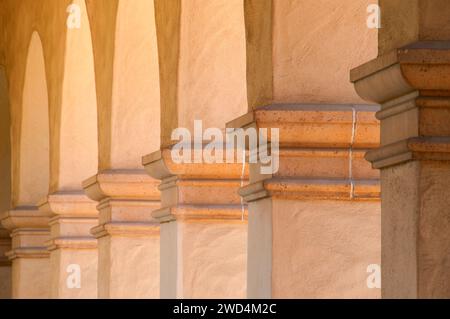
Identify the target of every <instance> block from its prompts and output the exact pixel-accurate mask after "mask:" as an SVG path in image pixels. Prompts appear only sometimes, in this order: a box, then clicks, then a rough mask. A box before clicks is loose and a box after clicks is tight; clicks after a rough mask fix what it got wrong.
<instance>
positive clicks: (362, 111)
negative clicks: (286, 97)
mask: <svg viewBox="0 0 450 319" xmlns="http://www.w3.org/2000/svg"><path fill="white" fill-rule="evenodd" d="M378 110H379V106H377V105H352V104H272V105H267V106H264V107H260V108H258V109H255V110H253V111H252V112H250V113H247V114H245V115H243V116H241V117H239V118H237V119H235V120H233V121H231V122H228V123H227V125H226V126H227V128H249V127H254V128H267V129H271V128H278V129H279V130H280V147H304V148H345V147H347V148H348V147H350V146H352V147H353V148H373V147H376V146H378V145H379V139H378V138H379V136H378V135H379V134H378V132H379V122H378V121H377V119H376V118H375V112H376V111H378ZM354 116H356V118H355V119H354ZM354 121H356V123H354ZM354 124H356V125H357V128H358V129H357V130H356V132H355V136H354V138H353V141H352V133H353V126H354ZM269 141H270V137H269ZM352 142H353V143H352Z"/></svg>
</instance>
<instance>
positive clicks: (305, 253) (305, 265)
mask: <svg viewBox="0 0 450 319" xmlns="http://www.w3.org/2000/svg"><path fill="white" fill-rule="evenodd" d="M273 211H274V212H273V216H272V223H273V253H272V254H273V255H272V256H273V257H272V258H273V270H272V271H273V275H272V294H273V297H275V298H379V297H380V295H381V290H380V289H369V288H368V287H367V277H368V276H369V274H368V273H367V267H368V266H369V265H370V264H378V265H379V264H380V262H381V261H380V257H381V255H380V249H381V248H380V231H381V228H380V225H381V216H380V204H379V203H378V202H373V203H371V202H367V203H364V202H363V203H359V202H345V201H342V202H333V201H316V202H314V201H313V202H310V201H303V202H299V201H286V200H279V201H278V200H276V201H274V203H273Z"/></svg>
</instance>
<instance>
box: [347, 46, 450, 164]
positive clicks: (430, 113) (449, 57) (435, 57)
mask: <svg viewBox="0 0 450 319" xmlns="http://www.w3.org/2000/svg"><path fill="white" fill-rule="evenodd" d="M449 73H450V41H421V42H415V43H412V44H409V45H407V46H404V47H402V48H399V49H396V50H393V51H391V52H390V53H388V54H385V55H382V56H380V57H378V58H377V59H375V60H372V61H370V62H368V63H366V64H363V65H361V66H359V67H357V68H355V69H353V70H352V71H351V80H352V81H353V82H354V85H355V88H356V91H357V92H358V94H359V95H360V96H361V97H362V98H364V99H366V100H369V101H374V102H378V103H381V110H380V111H379V112H378V113H377V115H376V116H377V118H378V119H379V120H381V121H382V122H383V129H382V130H381V145H382V146H381V147H380V148H378V149H376V150H372V151H370V152H368V154H367V156H366V159H367V160H368V161H370V162H372V164H373V167H374V168H379V169H381V168H386V167H389V166H393V165H398V164H401V163H406V162H409V161H414V160H421V159H422V160H448V159H449V158H450V156H449V154H450V153H449V147H450V146H449V145H450V144H449V143H450V140H449V139H448V136H450V127H449V126H448V121H450V115H449V112H448V110H449V109H450V77H448V75H447V74H449Z"/></svg>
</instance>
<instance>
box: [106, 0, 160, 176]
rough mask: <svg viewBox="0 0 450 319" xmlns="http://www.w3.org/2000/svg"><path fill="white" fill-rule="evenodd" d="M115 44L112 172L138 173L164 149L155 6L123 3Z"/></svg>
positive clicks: (137, 0)
mask: <svg viewBox="0 0 450 319" xmlns="http://www.w3.org/2000/svg"><path fill="white" fill-rule="evenodd" d="M115 38H116V40H115V48H114V50H115V51H114V71H113V91H112V114H111V150H110V152H111V154H110V159H111V163H110V167H109V168H121V169H139V168H141V167H142V165H141V157H142V156H143V155H145V154H148V153H151V152H153V151H156V150H158V149H159V146H160V88H159V71H158V49H157V40H156V26H155V14H154V5H153V0H133V1H128V0H121V1H119V5H118V11H117V24H116V36H115Z"/></svg>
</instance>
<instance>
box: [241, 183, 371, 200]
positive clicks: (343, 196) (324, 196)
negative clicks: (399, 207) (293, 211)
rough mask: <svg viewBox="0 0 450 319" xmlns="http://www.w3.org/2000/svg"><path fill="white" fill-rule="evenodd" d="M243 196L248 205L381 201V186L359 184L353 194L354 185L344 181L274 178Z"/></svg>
mask: <svg viewBox="0 0 450 319" xmlns="http://www.w3.org/2000/svg"><path fill="white" fill-rule="evenodd" d="M239 194H240V195H241V196H242V197H243V198H244V200H245V201H246V202H248V203H250V202H254V201H257V200H261V199H264V198H274V199H286V200H305V199H306V200H344V201H345V200H348V201H350V200H351V201H378V200H379V199H380V186H379V181H378V180H358V181H355V182H354V190H353V193H352V189H351V184H350V183H349V182H348V181H346V180H341V179H335V180H332V179H328V180H326V179H298V178H297V179H290V178H272V179H268V180H265V181H260V182H257V183H253V184H250V185H248V186H246V187H243V188H241V189H240V190H239Z"/></svg>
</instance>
